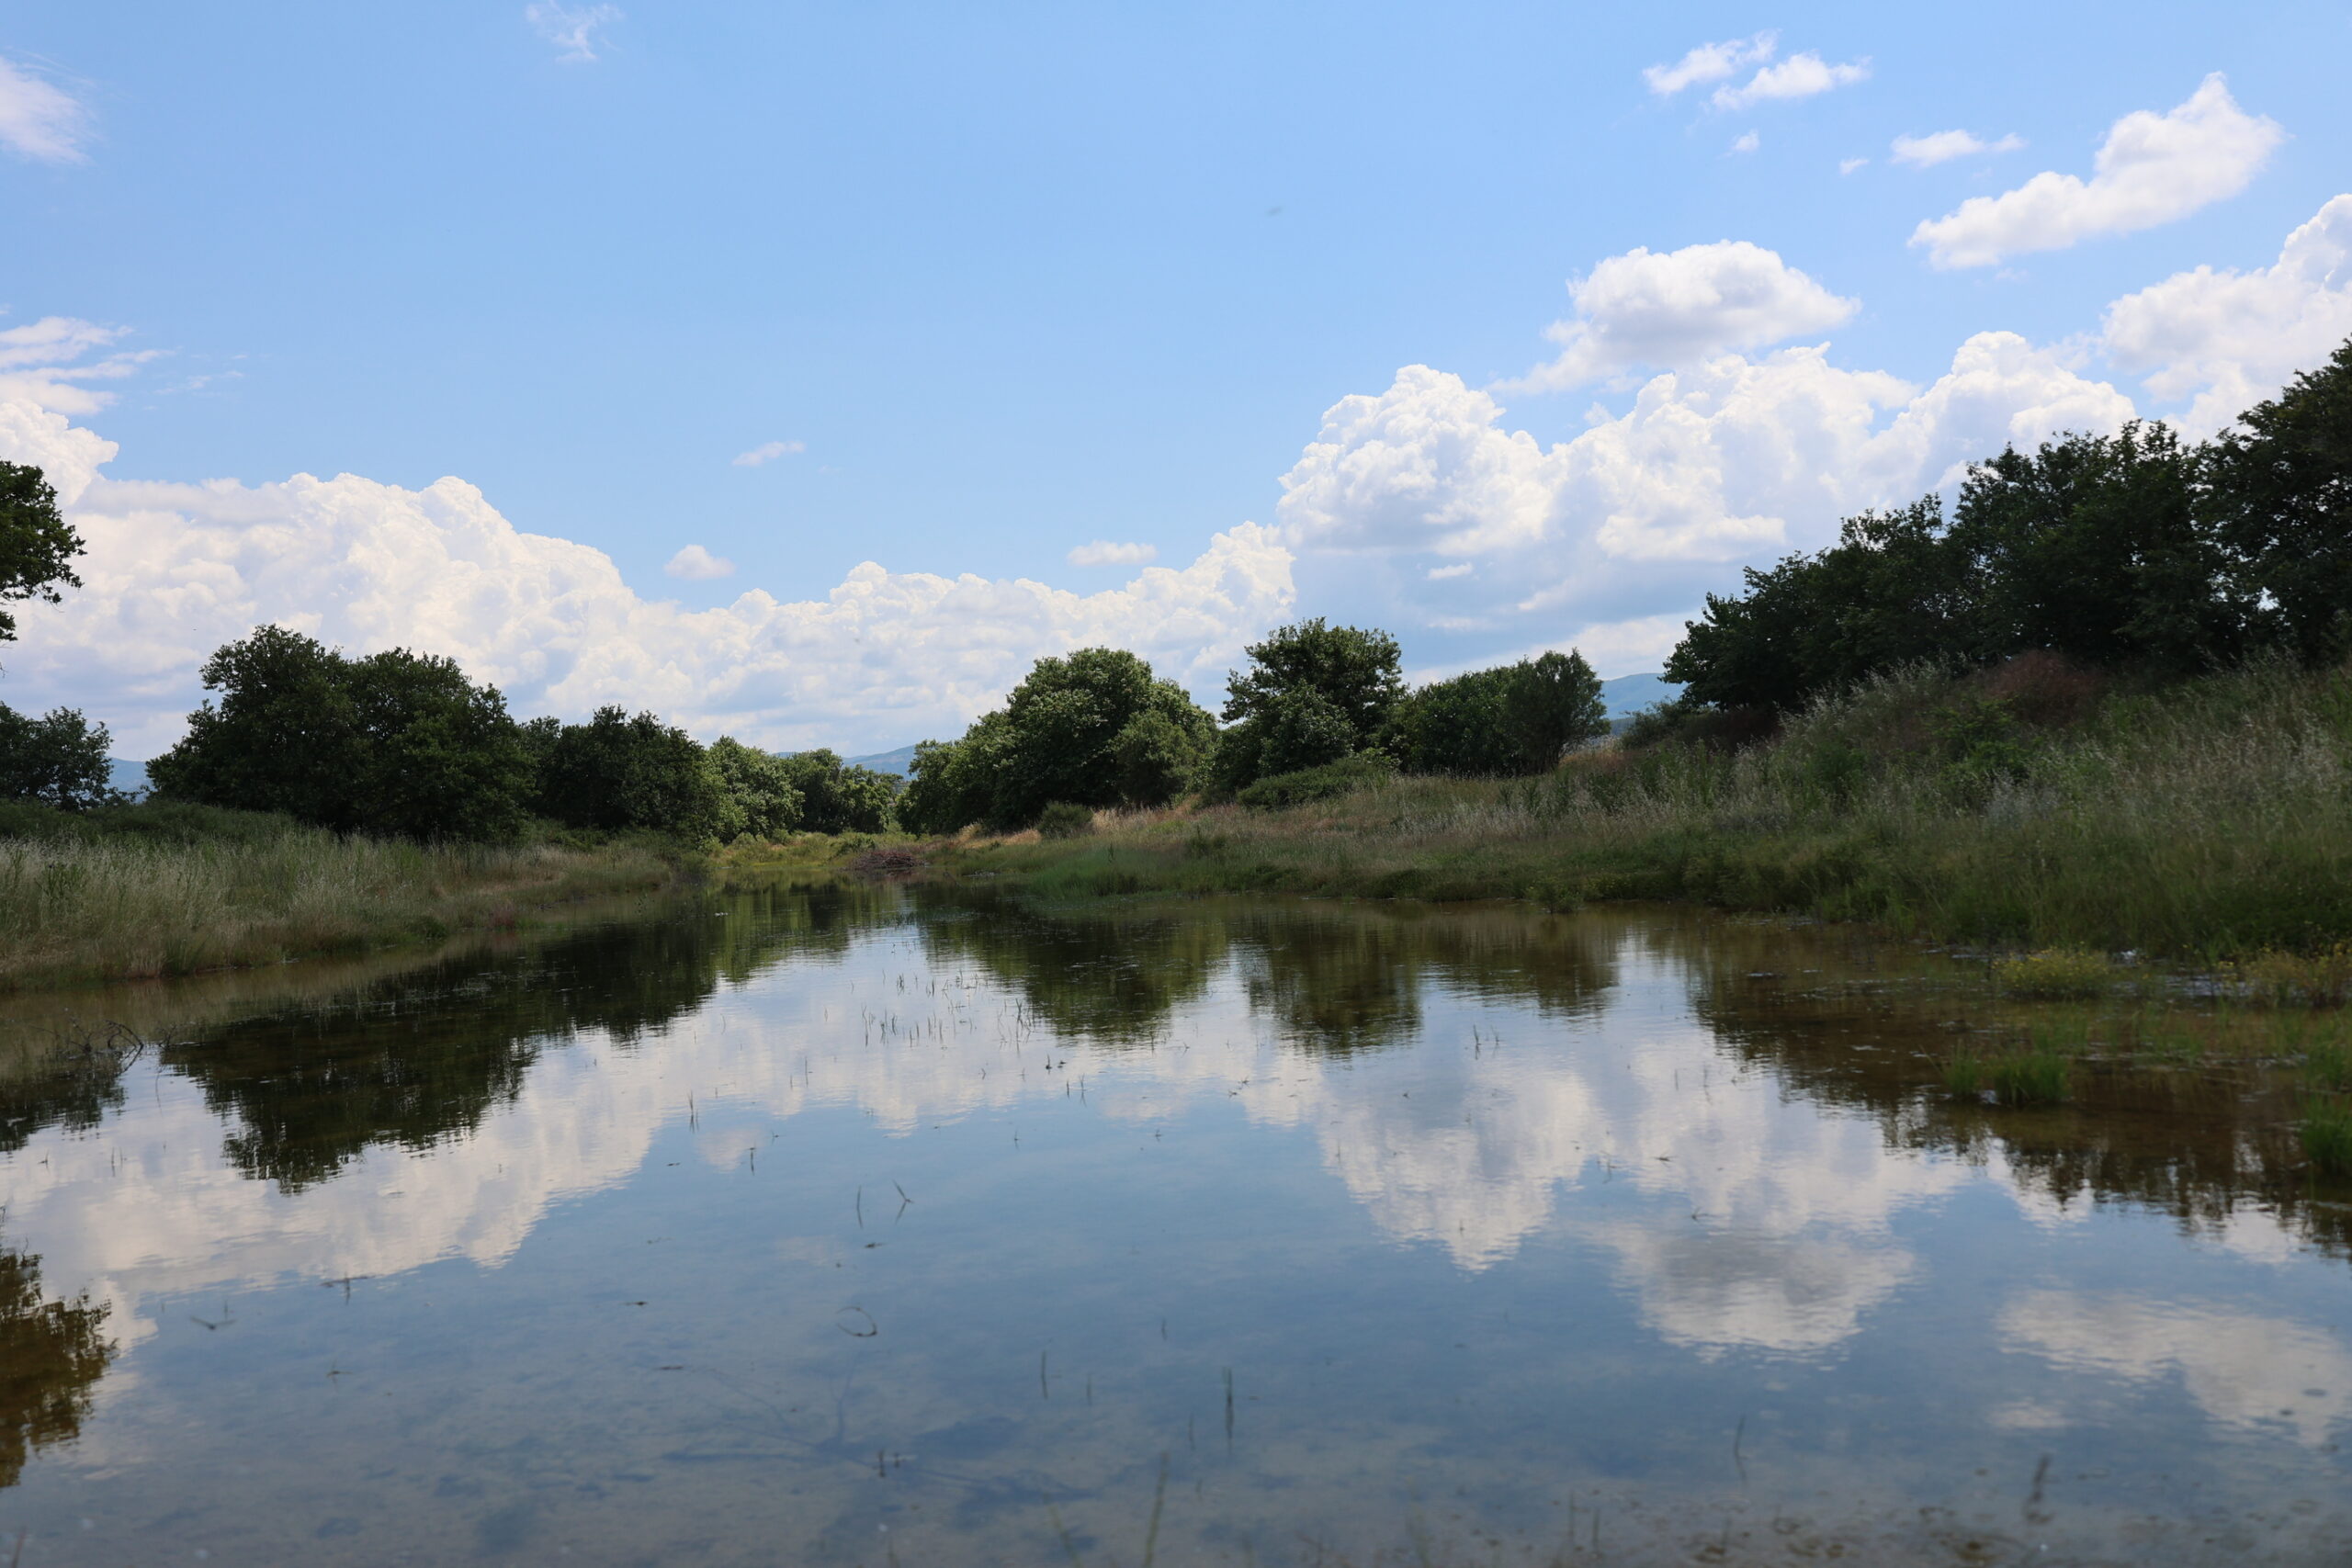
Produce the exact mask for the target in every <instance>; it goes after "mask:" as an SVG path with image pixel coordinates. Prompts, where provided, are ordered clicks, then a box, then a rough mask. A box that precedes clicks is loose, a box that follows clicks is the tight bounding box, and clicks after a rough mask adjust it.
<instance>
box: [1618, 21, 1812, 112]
mask: <svg viewBox="0 0 2352 1568" xmlns="http://www.w3.org/2000/svg"><path fill="white" fill-rule="evenodd" d="M1780 36H1781V35H1780V34H1778V33H1773V32H1761V33H1758V34H1756V35H1755V36H1754V37H1752V38H1741V39H1724V41H1723V42H1721V43H1702V44H1701V45H1699V47H1698V48H1696V49H1694V50H1692V51H1691V52H1690V53H1688V54H1686V55H1684V56H1683V57H1682V58H1681V59H1679V60H1678V61H1676V62H1674V63H1673V64H1671V65H1653V66H1651V67H1649V68H1648V69H1647V70H1645V71H1644V72H1643V73H1642V80H1643V81H1645V82H1647V83H1648V84H1649V86H1650V91H1651V92H1653V93H1656V94H1657V96H1660V97H1662V98H1670V97H1672V96H1674V95H1675V94H1677V93H1679V92H1680V91H1682V89H1683V88H1685V87H1694V86H1700V85H1704V84H1706V83H1709V82H1720V81H1722V80H1723V79H1724V77H1726V76H1731V75H1736V74H1737V73H1739V72H1740V71H1742V70H1743V69H1745V68H1746V67H1747V66H1750V65H1754V64H1757V63H1758V62H1762V61H1767V60H1770V59H1771V58H1772V51H1774V50H1775V49H1777V48H1778V47H1779V46H1780Z"/></svg>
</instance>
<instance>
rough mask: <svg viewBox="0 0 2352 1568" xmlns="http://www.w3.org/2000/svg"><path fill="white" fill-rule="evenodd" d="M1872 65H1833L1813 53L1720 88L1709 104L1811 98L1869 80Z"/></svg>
mask: <svg viewBox="0 0 2352 1568" xmlns="http://www.w3.org/2000/svg"><path fill="white" fill-rule="evenodd" d="M1870 73H1871V62H1869V61H1867V60H1856V61H1850V62H1847V63H1844V64H1840V65H1832V64H1830V63H1828V62H1826V61H1825V60H1823V59H1822V58H1821V56H1820V55H1818V54H1816V53H1815V52H1814V51H1811V50H1807V51H1805V52H1804V53H1803V54H1792V55H1791V56H1789V57H1788V58H1787V59H1786V60H1783V61H1780V62H1777V63H1775V64H1771V65H1767V66H1765V67H1764V68H1763V69H1762V70H1760V71H1758V72H1757V73H1756V74H1755V75H1753V76H1751V77H1749V78H1748V79H1747V81H1746V82H1744V83H1742V84H1741V85H1738V86H1736V87H1732V86H1723V87H1717V88H1716V89H1715V91H1714V95H1713V96H1712V97H1711V98H1709V99H1708V102H1710V103H1712V104H1713V105H1714V106H1715V107H1717V108H1719V109H1744V108H1747V107H1750V106H1752V105H1755V104H1761V103H1768V102H1771V101H1773V100H1775V99H1781V98H1809V97H1812V96H1814V95H1815V94H1816V93H1826V92H1829V91H1832V90H1833V89H1835V88H1838V87H1844V86H1850V85H1852V84H1854V83H1856V82H1864V81H1868V80H1869V79H1870Z"/></svg>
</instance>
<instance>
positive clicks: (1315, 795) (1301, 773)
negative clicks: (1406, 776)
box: [1236, 751, 1397, 811]
mask: <svg viewBox="0 0 2352 1568" xmlns="http://www.w3.org/2000/svg"><path fill="white" fill-rule="evenodd" d="M1396 773H1397V764H1396V763H1394V762H1392V761H1389V760H1388V759H1387V757H1385V756H1384V755H1383V754H1381V753H1380V752H1377V751H1364V752H1359V753H1357V754H1356V755H1355V756H1352V757H1343V758H1341V759H1340V761H1336V762H1326V763H1325V764H1324V765H1323V766H1321V767H1319V768H1302V769H1300V770H1298V771H1297V772H1295V773H1275V774H1272V775H1271V776H1270V777H1267V778H1262V779H1260V780H1259V781H1258V782H1257V783H1256V784H1251V785H1250V786H1249V787H1248V788H1246V789H1244V790H1242V791H1241V793H1240V794H1239V795H1238V796H1236V798H1237V799H1238V800H1239V801H1240V802H1241V804H1242V805H1244V806H1247V807H1251V808H1252V809H1254V810H1259V811H1279V810H1281V809H1283V807H1292V806H1305V805H1307V804H1308V803H1310V802H1312V801H1317V800H1329V799H1332V798H1334V797H1335V796H1338V795H1349V794H1351V793H1353V792H1354V791H1356V790H1360V789H1366V788H1369V787H1371V786H1372V785H1374V784H1381V783H1383V782H1385V781H1386V780H1388V779H1391V778H1393V777H1395V776H1396Z"/></svg>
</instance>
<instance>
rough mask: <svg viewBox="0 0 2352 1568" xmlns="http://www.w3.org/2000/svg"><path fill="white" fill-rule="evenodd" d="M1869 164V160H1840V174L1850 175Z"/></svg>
mask: <svg viewBox="0 0 2352 1568" xmlns="http://www.w3.org/2000/svg"><path fill="white" fill-rule="evenodd" d="M1869 162H1870V160H1869V159H1868V158H1840V159H1838V173H1839V174H1841V175H1850V174H1852V173H1853V172H1854V171H1855V170H1856V169H1859V168H1860V167H1862V165H1864V164H1868V163H1869Z"/></svg>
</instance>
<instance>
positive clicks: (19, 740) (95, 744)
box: [0, 703, 118, 811]
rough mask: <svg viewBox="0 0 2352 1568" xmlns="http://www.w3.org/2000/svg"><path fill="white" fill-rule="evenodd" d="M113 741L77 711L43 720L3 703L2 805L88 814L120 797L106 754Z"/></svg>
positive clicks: (0, 707)
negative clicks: (18, 804)
mask: <svg viewBox="0 0 2352 1568" xmlns="http://www.w3.org/2000/svg"><path fill="white" fill-rule="evenodd" d="M113 745H114V738H113V737H112V736H110V735H108V734H107V727H106V726H105V725H103V724H91V723H89V722H87V721H86V720H85V719H84V718H83V717H82V716H81V714H80V713H79V712H78V711H76V710H75V709H73V708H55V709H52V710H51V711H50V712H49V713H46V714H43V715H42V716H40V717H39V718H32V717H29V716H26V715H23V714H19V713H17V711H16V710H14V709H13V708H10V707H9V706H8V705H6V704H5V703H0V800H30V801H37V802H39V803H40V805H43V806H51V807H56V808H57V809H59V810H61V811H86V810H88V809H90V808H91V807H96V806H105V805H107V804H109V803H111V802H112V801H114V800H115V799H116V798H118V797H117V795H116V793H115V789H114V786H113V784H111V783H110V782H109V780H110V778H111V770H110V769H109V767H108V765H107V752H108V751H109V750H112V748H113Z"/></svg>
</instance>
